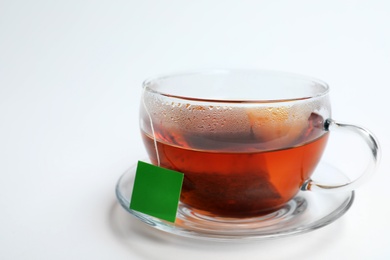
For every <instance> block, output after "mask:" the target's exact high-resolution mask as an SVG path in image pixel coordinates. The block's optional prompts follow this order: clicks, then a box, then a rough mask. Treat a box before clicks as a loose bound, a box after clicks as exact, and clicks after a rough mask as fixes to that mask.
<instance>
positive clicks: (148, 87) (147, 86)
mask: <svg viewBox="0 0 390 260" xmlns="http://www.w3.org/2000/svg"><path fill="white" fill-rule="evenodd" d="M233 73H236V74H238V73H256V74H267V75H275V76H276V75H277V76H280V77H284V78H292V79H293V78H294V79H300V80H305V81H307V82H309V81H311V82H314V83H316V84H318V85H320V86H321V87H322V91H318V93H316V94H313V95H305V96H301V97H294V98H280V99H278V98H276V99H240V98H238V99H232V98H229V99H219V98H199V97H191V96H186V95H179V94H175V93H168V92H164V91H159V90H157V89H156V88H154V87H153V85H156V83H157V82H158V81H163V80H167V79H170V78H175V77H185V76H194V75H206V74H210V75H211V74H233ZM142 88H143V89H144V91H149V92H152V93H154V94H157V95H161V96H165V97H169V98H176V99H181V100H187V101H197V102H213V103H256V104H258V103H281V102H283V103H284V102H295V101H303V100H309V99H310V100H312V99H316V98H321V97H323V96H325V95H327V94H328V93H329V85H328V84H327V83H326V82H324V81H322V80H320V79H317V78H314V77H310V76H306V75H303V74H298V73H292V72H285V71H278V70H267V69H203V70H187V71H181V72H176V73H170V74H163V75H160V76H155V77H150V78H147V79H146V80H144V81H143V83H142Z"/></svg>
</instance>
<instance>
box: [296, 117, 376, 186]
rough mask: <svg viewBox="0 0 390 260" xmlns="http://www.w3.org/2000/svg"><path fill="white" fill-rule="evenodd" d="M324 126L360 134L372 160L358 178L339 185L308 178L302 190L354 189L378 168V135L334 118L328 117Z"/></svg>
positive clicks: (326, 128)
mask: <svg viewBox="0 0 390 260" xmlns="http://www.w3.org/2000/svg"><path fill="white" fill-rule="evenodd" d="M324 128H325V130H326V131H330V132H332V131H338V130H347V131H350V132H351V133H354V134H357V135H359V136H360V137H361V138H363V140H364V141H365V143H366V144H367V146H368V149H369V150H370V155H371V156H370V161H369V163H368V165H367V167H366V169H365V170H364V171H363V172H362V173H361V174H360V176H359V177H358V178H356V179H355V180H352V181H350V182H347V183H344V184H338V185H325V184H321V183H318V182H316V181H314V180H312V179H309V180H307V181H306V182H305V183H304V184H303V185H302V187H301V190H303V191H306V190H310V191H325V192H327V191H328V192H334V191H352V190H354V189H355V188H357V187H358V186H360V185H361V184H362V183H364V182H365V181H366V180H367V177H370V176H371V175H372V174H373V173H374V172H375V170H376V168H377V166H378V164H379V159H380V157H381V149H380V147H379V142H378V140H377V139H376V137H375V136H374V135H373V134H372V133H371V132H370V131H368V130H367V129H365V128H363V127H360V126H356V125H350V124H341V123H337V122H335V121H334V120H332V119H327V120H326V121H325V123H324Z"/></svg>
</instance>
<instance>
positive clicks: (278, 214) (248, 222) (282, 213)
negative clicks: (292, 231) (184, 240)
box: [178, 196, 308, 233]
mask: <svg viewBox="0 0 390 260" xmlns="http://www.w3.org/2000/svg"><path fill="white" fill-rule="evenodd" d="M307 206H308V202H307V200H306V199H305V198H304V197H302V196H296V197H295V198H293V199H292V200H290V201H289V202H288V203H287V204H285V205H284V206H283V207H282V208H280V209H279V210H276V211H273V212H271V213H268V214H263V215H260V216H256V217H246V218H234V217H220V216H215V215H213V214H210V213H208V212H204V211H201V210H198V209H195V208H192V207H191V206H188V205H186V204H183V203H180V204H179V210H178V218H179V219H180V221H187V222H191V223H193V224H195V223H196V224H197V225H199V226H205V225H207V226H208V228H209V229H213V230H219V229H223V230H224V231H223V232H225V231H226V232H230V231H234V232H235V233H237V232H238V231H239V230H240V228H243V227H244V228H245V229H244V231H245V233H246V232H247V231H248V228H249V227H250V229H258V228H264V227H269V226H272V227H275V225H280V224H282V225H283V224H284V223H286V222H288V221H290V220H291V219H294V218H297V217H298V216H299V215H300V214H302V213H304V212H305V210H306V209H307Z"/></svg>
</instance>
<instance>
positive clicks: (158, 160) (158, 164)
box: [142, 87, 160, 167]
mask: <svg viewBox="0 0 390 260" xmlns="http://www.w3.org/2000/svg"><path fill="white" fill-rule="evenodd" d="M145 92H146V87H144V88H143V92H142V103H143V105H144V108H145V111H146V114H147V115H148V117H149V122H150V129H151V130H152V135H153V143H154V149H155V151H156V157H157V166H158V167H160V155H159V153H158V147H157V139H156V134H155V131H154V126H153V121H152V117H151V115H150V113H149V110H148V107H147V106H146V103H145Z"/></svg>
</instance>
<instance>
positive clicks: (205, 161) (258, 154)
mask: <svg viewBox="0 0 390 260" xmlns="http://www.w3.org/2000/svg"><path fill="white" fill-rule="evenodd" d="M140 128H141V135H142V138H143V142H144V144H145V147H146V150H147V153H148V155H149V158H150V160H151V162H152V163H153V164H155V165H157V166H160V167H164V168H168V169H172V170H175V171H179V172H182V173H184V181H183V186H182V192H181V197H180V201H181V203H184V204H185V205H188V207H191V208H192V209H193V210H196V211H197V212H198V213H199V214H203V215H206V216H210V217H228V218H246V217H253V216H260V215H264V214H268V213H270V212H274V211H277V210H278V209H280V208H281V207H283V205H285V204H286V203H287V202H288V201H290V200H291V199H292V198H293V197H294V196H295V195H296V194H297V193H298V192H299V191H300V190H312V191H317V190H322V191H330V192H336V191H347V190H353V189H355V188H356V187H357V186H358V185H359V184H361V183H362V182H364V181H365V177H366V176H369V175H371V173H373V172H374V170H375V167H376V166H377V164H378V158H379V153H380V150H379V146H378V141H377V140H376V139H375V137H374V136H373V135H372V134H371V133H370V132H369V131H367V130H366V129H364V128H361V127H358V126H355V125H348V124H341V123H337V122H336V121H334V120H333V119H332V117H331V104H330V101H329V87H328V85H327V84H326V83H324V82H322V81H319V80H316V79H312V78H308V77H304V76H299V75H294V74H288V73H281V72H272V71H256V70H210V71H199V72H188V73H183V74H177V75H171V76H165V77H159V78H155V79H150V80H147V81H145V82H144V85H143V95H142V100H141V107H140ZM339 129H345V130H348V131H350V132H351V133H354V134H358V135H359V136H361V138H362V139H363V140H364V141H365V143H366V144H367V146H368V149H369V151H370V159H369V163H368V166H367V168H366V169H363V171H362V174H361V176H360V177H359V178H357V179H355V180H353V181H350V182H347V183H339V184H334V185H333V184H332V185H328V184H326V183H319V182H316V181H315V180H313V179H311V176H312V174H313V172H314V171H315V169H316V166H317V165H318V163H319V161H320V159H321V156H322V154H323V152H324V149H325V147H326V144H327V140H328V137H329V134H330V132H332V131H338V130H339Z"/></svg>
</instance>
